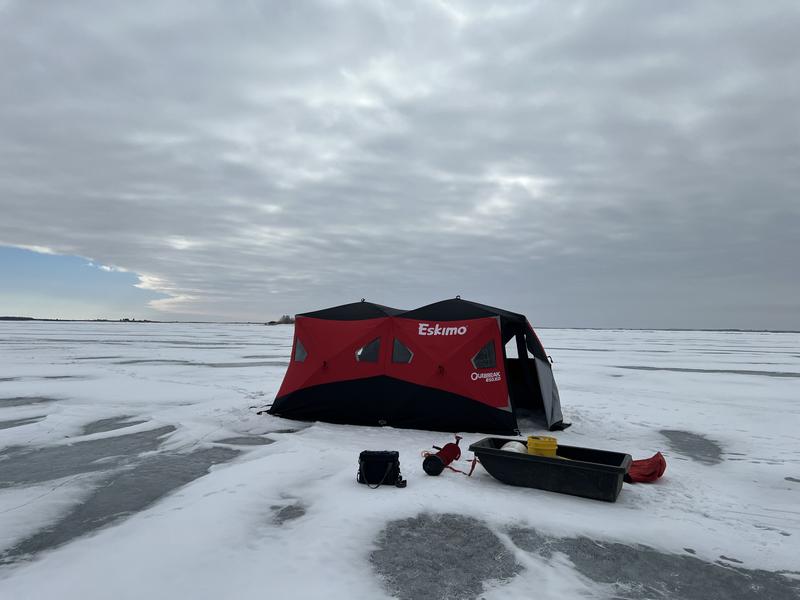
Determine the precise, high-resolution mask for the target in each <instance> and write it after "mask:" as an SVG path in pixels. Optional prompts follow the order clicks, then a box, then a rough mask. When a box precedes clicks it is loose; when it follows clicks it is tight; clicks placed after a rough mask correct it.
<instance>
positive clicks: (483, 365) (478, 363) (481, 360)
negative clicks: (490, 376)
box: [472, 341, 497, 369]
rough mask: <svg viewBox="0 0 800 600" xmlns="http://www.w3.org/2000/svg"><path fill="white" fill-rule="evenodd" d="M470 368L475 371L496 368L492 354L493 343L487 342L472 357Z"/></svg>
mask: <svg viewBox="0 0 800 600" xmlns="http://www.w3.org/2000/svg"><path fill="white" fill-rule="evenodd" d="M472 366H473V367H475V368H476V369H491V368H492V367H496V366H497V361H496V360H495V354H494V341H491V342H489V343H488V344H486V345H485V346H484V347H483V348H481V349H480V350H478V353H477V354H476V355H475V356H473V357H472Z"/></svg>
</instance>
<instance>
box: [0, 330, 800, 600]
mask: <svg viewBox="0 0 800 600" xmlns="http://www.w3.org/2000/svg"><path fill="white" fill-rule="evenodd" d="M538 333H539V335H540V337H541V339H542V342H543V344H544V346H545V348H546V349H547V351H548V353H549V354H551V355H552V356H553V358H554V359H555V361H556V362H555V364H554V370H555V375H556V380H557V382H558V384H559V388H560V390H561V398H562V408H563V411H564V415H565V419H566V420H567V421H571V422H572V423H573V426H572V427H571V428H570V429H568V430H566V431H564V432H560V433H558V434H557V436H558V438H559V441H560V442H561V443H564V444H572V445H578V446H590V447H597V448H605V449H609V450H616V451H623V452H628V453H630V454H631V455H633V457H634V458H645V457H649V456H651V455H652V454H653V453H654V452H655V451H657V450H660V451H662V453H663V454H664V455H665V457H666V458H667V461H668V468H667V472H666V474H665V476H664V478H663V479H662V480H661V481H659V482H658V483H656V484H652V485H641V484H640V485H627V484H626V485H625V486H624V487H623V490H622V493H621V494H620V497H619V500H618V501H617V502H616V503H615V504H607V503H603V502H597V501H592V500H585V499H580V498H574V497H570V496H564V495H560V494H553V493H547V492H542V491H537V490H529V489H521V488H513V487H507V486H503V485H502V484H500V483H499V482H497V481H495V480H494V479H492V478H491V477H490V476H489V475H488V474H487V473H486V472H485V471H483V470H482V468H480V467H478V469H477V470H476V473H475V475H474V476H473V477H472V478H467V477H464V476H463V475H459V474H456V473H452V472H445V473H444V474H443V475H442V476H440V477H438V478H434V477H428V476H426V475H425V474H424V472H423V471H422V460H421V458H420V453H421V452H422V451H423V450H428V449H430V447H431V445H432V444H437V445H441V444H443V443H445V442H448V441H450V439H451V435H450V434H444V433H434V432H427V431H408V430H397V429H391V428H366V427H351V426H342V425H329V424H324V423H313V424H312V423H298V422H293V421H288V420H284V419H278V418H274V417H271V416H268V415H257V414H256V412H257V411H258V410H259V409H261V408H263V406H264V405H266V404H268V403H270V402H271V401H272V399H273V398H274V395H275V392H276V391H277V389H278V386H279V385H280V382H281V379H282V377H283V373H284V371H285V369H286V365H287V361H288V357H289V351H290V347H291V338H292V328H291V327H290V326H276V327H264V326H256V325H197V324H126V323H39V322H22V323H17V322H11V323H0V598H3V599H5V598H14V599H15V600H17V599H20V600H21V599H28V598H30V599H34V598H36V599H40V598H61V599H72V598H75V599H81V600H88V599H93V598H97V599H101V598H102V599H105V598H117V599H121V598H131V599H134V598H135V599H144V598H146V599H157V598H192V599H195V600H197V599H206V598H208V599H212V598H213V599H215V600H218V599H222V598H342V599H350V598H355V599H357V598H364V599H380V598H403V599H416V598H420V599H423V598H424V599H432V600H436V599H440V598H442V599H443V598H487V599H494V598H534V597H535V598H542V599H546V598H559V599H563V598H685V599H693V598H697V599H701V598H702V599H707V598H769V599H782V598H800V587H799V586H800V561H799V560H798V558H797V557H798V556H800V397H799V396H800V394H798V391H800V334H796V333H750V332H703V331H616V330H614V331H611V330H556V329H544V330H539V331H538ZM521 425H522V426H523V428H524V429H525V430H524V431H523V433H524V434H531V433H542V431H541V430H537V429H536V426H535V425H534V424H533V423H522V424H521ZM481 437H484V436H482V435H481V434H466V435H465V439H464V442H462V446H464V447H466V446H467V445H469V443H471V442H473V441H476V440H478V439H480V438H481ZM364 449H396V450H399V451H400V456H401V463H402V468H403V474H404V476H405V477H406V478H407V479H408V481H409V484H408V488H406V489H402V490H399V489H395V488H388V489H379V490H376V491H372V490H369V489H367V488H366V487H365V486H359V485H357V484H356V483H355V471H356V462H357V457H358V453H359V452H360V451H361V450H364ZM468 454H469V453H467V452H465V456H464V459H462V461H461V463H462V464H461V466H462V467H463V466H465V465H466V464H467V462H466V460H465V459H466V458H468V457H467V455H468Z"/></svg>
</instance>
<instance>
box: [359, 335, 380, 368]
mask: <svg viewBox="0 0 800 600" xmlns="http://www.w3.org/2000/svg"><path fill="white" fill-rule="evenodd" d="M380 349H381V338H375V339H374V340H372V341H371V342H370V343H369V344H367V345H366V346H362V347H361V348H359V349H358V350H356V360H357V361H358V362H373V363H374V362H378V353H379V351H380Z"/></svg>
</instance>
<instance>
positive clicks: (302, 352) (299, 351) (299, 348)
mask: <svg viewBox="0 0 800 600" xmlns="http://www.w3.org/2000/svg"><path fill="white" fill-rule="evenodd" d="M306 356H308V352H306V348H305V346H303V342H301V341H300V340H297V342H296V343H295V345H294V360H295V362H303V361H304V360H305V359H306Z"/></svg>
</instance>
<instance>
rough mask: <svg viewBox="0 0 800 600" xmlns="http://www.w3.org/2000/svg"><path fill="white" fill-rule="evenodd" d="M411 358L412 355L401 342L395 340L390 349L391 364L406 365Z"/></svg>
mask: <svg viewBox="0 0 800 600" xmlns="http://www.w3.org/2000/svg"><path fill="white" fill-rule="evenodd" d="M413 357H414V353H413V352H412V351H411V350H409V349H408V347H407V346H406V345H405V344H403V342H401V341H400V340H398V339H397V338H395V339H394V346H393V347H392V362H394V363H406V364H408V363H410V362H411V359H412V358H413Z"/></svg>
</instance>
